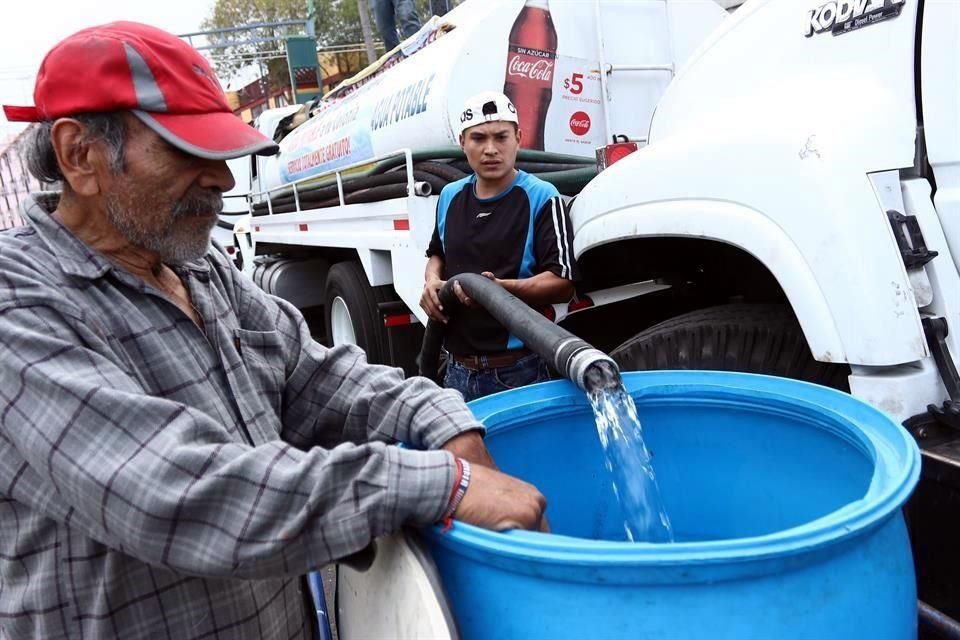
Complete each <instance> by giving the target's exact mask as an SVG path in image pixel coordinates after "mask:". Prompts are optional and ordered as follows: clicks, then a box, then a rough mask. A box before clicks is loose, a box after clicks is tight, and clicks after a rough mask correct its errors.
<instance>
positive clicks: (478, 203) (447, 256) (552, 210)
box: [427, 171, 577, 355]
mask: <svg viewBox="0 0 960 640" xmlns="http://www.w3.org/2000/svg"><path fill="white" fill-rule="evenodd" d="M476 181H477V178H476V175H470V176H468V177H466V178H464V179H462V180H458V181H457V182H453V183H451V184H448V185H447V186H446V187H444V188H443V191H442V192H441V193H440V202H439V203H438V204H437V225H436V228H435V229H434V232H433V238H432V239H431V240H430V246H429V248H428V249H427V256H439V257H441V258H443V261H444V269H443V273H442V274H441V277H442V278H443V279H444V280H446V279H447V278H449V277H450V276H455V275H457V274H458V273H482V272H484V271H490V272H492V273H493V274H494V275H496V276H497V277H498V278H503V279H508V278H510V279H512V278H529V277H531V276H533V275H536V274H538V273H542V272H544V271H551V272H553V273H554V274H556V275H558V276H560V277H561V278H566V279H568V280H574V281H576V279H577V272H576V264H575V261H574V259H573V231H572V227H571V224H570V219H569V217H568V216H567V212H566V209H565V208H564V204H563V200H562V199H561V197H560V194H559V192H557V189H556V187H554V186H553V185H552V184H550V183H548V182H544V181H543V180H540V179H539V178H537V177H536V176H532V175H530V174H528V173H526V172H524V171H519V172H518V173H517V177H516V178H515V179H514V181H513V183H512V184H511V185H510V186H509V187H507V188H506V189H505V190H504V191H503V192H502V193H500V194H499V195H496V196H494V197H492V198H487V199H481V198H478V197H477V196H476V193H475V191H474V185H475V184H476ZM522 346H523V344H522V343H521V342H520V340H519V339H517V338H516V337H514V336H511V335H509V334H508V332H507V330H506V329H504V328H503V327H502V326H501V325H500V324H499V323H498V322H497V321H496V320H494V319H493V317H492V316H491V315H490V314H489V313H487V312H486V311H485V310H483V309H481V308H479V307H475V308H470V309H458V310H456V311H455V317H452V318H451V321H450V324H449V326H448V329H447V340H446V347H447V350H448V351H450V352H451V353H454V354H456V355H481V354H489V353H496V352H498V351H505V350H507V349H517V348H520V347H522Z"/></svg>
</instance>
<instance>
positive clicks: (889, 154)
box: [571, 0, 960, 617]
mask: <svg viewBox="0 0 960 640" xmlns="http://www.w3.org/2000/svg"><path fill="white" fill-rule="evenodd" d="M958 87H960V2H955V1H954V0H836V1H829V2H824V1H823V0H798V1H792V0H789V1H788V0H750V1H748V2H747V3H745V4H744V5H743V6H742V7H741V8H740V9H738V10H737V12H736V13H735V14H734V15H733V16H732V17H731V18H730V19H729V20H727V21H725V22H724V23H723V24H722V25H721V26H720V27H719V28H718V29H717V30H716V31H715V32H714V33H713V34H712V35H711V37H710V38H709V39H708V41H707V42H705V43H704V44H703V46H702V47H701V48H700V49H699V50H698V52H697V53H695V54H694V56H693V58H692V59H691V60H690V61H689V63H688V64H687V65H686V67H685V68H684V70H683V71H682V72H681V73H680V74H679V75H678V77H677V78H676V79H675V80H674V81H673V82H672V83H671V85H670V86H669V87H668V89H667V91H666V93H665V94H664V96H663V98H662V99H661V101H660V103H659V105H658V107H657V111H656V114H655V115H654V117H653V119H652V122H651V126H650V135H649V144H648V145H647V146H646V147H645V148H643V149H641V150H639V151H638V152H637V153H634V154H632V155H630V156H628V157H626V158H625V159H623V160H621V161H620V162H618V163H617V164H615V165H613V166H612V167H610V168H608V169H607V170H605V171H604V172H603V173H601V174H600V175H599V176H598V177H597V178H595V179H594V180H592V181H591V182H590V183H589V184H588V185H587V186H586V187H585V188H584V190H583V191H582V192H581V194H580V195H579V196H578V198H577V200H576V203H575V204H574V206H573V207H572V210H571V217H572V220H573V225H574V234H575V235H574V238H575V239H574V251H575V253H576V255H577V258H578V260H580V263H581V266H582V268H583V269H584V271H586V272H588V273H591V274H594V275H596V274H598V273H608V274H627V275H625V276H624V277H626V278H627V279H647V278H650V279H655V280H656V281H658V282H664V283H667V284H670V285H671V291H670V297H669V298H668V299H667V300H666V301H665V304H664V306H667V307H670V311H668V312H667V314H666V315H668V316H669V317H667V318H666V319H665V320H664V321H663V322H661V323H658V324H655V325H653V326H651V327H648V328H646V329H644V330H643V331H641V332H639V333H638V334H636V335H635V336H633V337H632V338H630V339H629V340H627V341H626V342H624V343H623V344H621V345H619V346H618V347H616V348H615V349H614V350H613V351H612V353H611V355H612V357H613V358H614V359H615V360H617V361H618V363H619V364H620V365H621V367H622V368H627V369H632V368H641V369H642V368H720V369H739V370H746V371H758V372H764V373H773V374H778V375H785V376H790V377H797V378H802V379H807V380H811V381H815V382H820V383H824V384H829V385H832V386H836V387H840V388H843V389H848V390H849V391H850V392H851V393H852V394H853V395H856V396H858V397H860V398H862V399H864V400H866V401H868V402H870V403H871V404H873V405H875V406H877V407H879V408H881V409H883V410H884V411H886V412H887V413H888V414H890V415H891V416H893V417H894V418H896V419H897V420H899V421H904V422H905V423H906V424H907V426H908V427H910V428H911V430H912V431H913V433H914V435H915V436H916V437H917V438H918V441H919V442H920V444H921V447H922V448H923V451H924V476H923V480H922V481H921V486H920V489H919V490H918V492H917V495H916V497H915V498H914V500H913V502H912V503H911V505H910V507H909V508H908V513H909V514H910V515H911V518H910V524H911V529H912V535H913V540H914V550H915V556H916V561H917V569H918V580H919V584H920V596H921V599H923V600H925V601H927V602H930V603H931V604H933V606H935V607H937V608H939V609H942V610H944V611H945V612H947V613H948V614H949V615H952V616H953V617H958V614H960V604H958V602H957V600H956V597H955V590H954V589H953V585H954V584H955V582H954V580H955V578H954V577H953V576H955V575H957V570H958V569H960V562H958V558H960V556H957V555H956V554H954V553H953V552H948V553H944V552H943V551H942V549H941V550H940V551H937V552H935V551H933V550H932V549H933V548H936V547H942V546H943V545H942V544H941V541H942V540H943V539H946V537H948V536H949V535H950V534H948V533H946V532H948V531H949V532H952V534H953V535H955V534H956V533H957V522H958V521H957V517H956V515H953V514H951V513H950V508H951V507H949V505H951V504H952V505H956V499H957V492H958V491H960V473H958V470H960V455H958V452H960V449H958V448H957V443H960V431H958V430H957V429H958V428H960V377H958V374H957V356H958V354H960V275H958V273H960V271H958V267H960V263H958V262H957V254H956V252H957V251H960V189H958V187H960V171H958V169H960V115H958V114H960V90H958ZM678 300H682V301H683V302H682V304H683V305H684V306H686V307H688V310H687V311H686V312H685V313H682V314H680V315H674V313H673V312H674V311H676V310H677V309H676V307H674V306H673V305H672V304H671V303H670V302H671V301H672V302H676V301H678ZM758 437H762V435H759V436H758ZM951 592H953V595H951Z"/></svg>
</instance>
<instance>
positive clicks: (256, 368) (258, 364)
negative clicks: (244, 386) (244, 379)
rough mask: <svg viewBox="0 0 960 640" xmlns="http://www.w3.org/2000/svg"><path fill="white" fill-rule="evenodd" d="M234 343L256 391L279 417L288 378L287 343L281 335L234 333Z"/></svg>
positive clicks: (271, 333)
mask: <svg viewBox="0 0 960 640" xmlns="http://www.w3.org/2000/svg"><path fill="white" fill-rule="evenodd" d="M233 339H234V346H236V348H237V352H238V353H239V354H240V358H241V360H243V364H244V366H245V368H246V370H247V375H248V376H250V382H251V383H252V385H253V387H254V390H255V391H256V392H257V394H258V395H260V396H261V397H262V398H264V399H267V400H268V402H269V403H270V406H271V408H272V409H273V410H274V411H275V412H276V413H277V415H279V413H280V399H281V397H282V395H283V385H284V380H285V378H286V368H285V364H284V360H283V347H282V345H283V342H282V340H281V338H280V334H279V332H277V331H250V330H249V329H234V330H233Z"/></svg>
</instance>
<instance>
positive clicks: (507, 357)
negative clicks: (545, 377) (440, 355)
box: [453, 349, 531, 370]
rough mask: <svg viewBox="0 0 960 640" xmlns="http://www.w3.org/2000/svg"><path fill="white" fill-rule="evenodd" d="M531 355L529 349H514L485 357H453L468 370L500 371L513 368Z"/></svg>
mask: <svg viewBox="0 0 960 640" xmlns="http://www.w3.org/2000/svg"><path fill="white" fill-rule="evenodd" d="M530 353H531V352H530V350H529V349H513V350H511V351H501V352H499V353H490V354H487V355H483V356H458V355H453V359H454V360H456V361H457V362H458V363H460V364H462V365H463V366H465V367H466V368H467V369H475V370H479V369H499V368H501V367H512V366H513V365H515V364H517V362H518V361H520V360H521V359H523V358H525V357H527V356H528V355H530Z"/></svg>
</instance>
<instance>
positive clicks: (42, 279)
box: [0, 22, 544, 640]
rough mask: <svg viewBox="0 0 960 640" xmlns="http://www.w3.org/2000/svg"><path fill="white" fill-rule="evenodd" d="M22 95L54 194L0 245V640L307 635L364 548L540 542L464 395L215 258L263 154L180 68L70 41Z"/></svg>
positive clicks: (152, 44)
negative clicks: (410, 534) (407, 535)
mask: <svg viewBox="0 0 960 640" xmlns="http://www.w3.org/2000/svg"><path fill="white" fill-rule="evenodd" d="M34 100H35V104H36V106H35V107H5V111H6V114H7V116H8V118H9V119H11V120H22V121H34V122H38V123H39V124H38V125H36V127H35V134H34V139H33V147H32V150H31V151H32V154H31V160H30V165H31V169H32V171H33V172H34V173H35V174H36V175H37V176H38V177H39V178H41V179H42V180H44V181H48V182H50V181H60V182H61V183H62V185H63V192H62V195H61V196H60V197H59V198H58V197H56V196H52V195H46V196H40V197H37V198H35V199H34V200H33V201H32V202H31V203H29V204H28V205H27V206H26V208H25V210H24V215H25V216H26V218H27V220H28V221H29V227H25V228H21V229H17V230H13V231H8V232H5V233H3V234H0V588H2V593H3V595H2V598H0V637H2V638H44V639H47V640H49V639H51V638H62V637H83V638H171V639H176V640H181V639H184V638H207V637H209V638H213V637H221V638H226V637H230V638H291V637H302V636H304V635H307V634H308V633H309V629H310V621H309V618H308V613H307V611H306V609H305V607H304V598H303V593H302V591H301V579H300V578H299V577H298V576H301V575H302V574H304V573H306V572H307V571H309V570H311V569H313V568H316V567H319V566H322V565H324V564H327V563H329V562H331V561H333V560H336V559H338V558H342V557H345V556H347V555H349V554H351V553H354V552H356V551H358V550H360V549H362V548H364V547H365V546H366V545H368V544H369V543H370V541H371V539H372V538H374V537H375V536H379V535H381V534H385V533H388V532H391V531H395V530H397V529H398V528H399V527H401V526H402V525H408V524H409V525H421V526H422V525H429V524H431V523H434V522H437V521H439V520H441V519H444V518H447V517H450V516H452V517H454V518H457V519H461V520H464V521H467V522H471V523H474V524H477V525H480V526H484V527H489V528H493V529H506V528H514V527H526V528H536V527H538V526H539V525H540V522H541V517H542V512H543V508H544V500H543V497H542V496H541V495H540V494H539V492H537V490H536V489H535V488H533V487H532V486H530V485H528V484H526V483H524V482H522V481H520V480H517V479H515V478H512V477H510V476H507V475H505V474H502V473H500V472H498V471H496V470H495V467H494V465H493V463H492V460H491V459H490V457H489V455H488V454H487V452H486V449H485V447H484V446H483V442H482V439H481V433H482V428H481V426H480V425H479V424H478V423H477V422H476V421H475V420H474V419H473V418H472V416H471V414H470V412H469V411H468V410H467V408H466V407H465V406H464V404H463V402H462V400H461V399H460V398H459V396H457V394H455V393H452V392H447V391H442V390H440V389H438V388H437V387H435V386H434V385H432V384H430V383H428V382H427V381H426V380H424V379H410V380H404V379H403V378H402V376H401V374H400V373H399V371H398V370H394V369H389V368H386V367H379V366H371V365H368V364H367V363H366V362H365V360H364V356H363V353H362V352H361V351H360V350H358V349H356V348H354V347H350V346H345V347H337V348H334V349H326V348H324V347H322V346H320V345H318V344H317V343H315V342H313V341H312V340H311V338H310V332H309V331H308V329H307V327H306V326H305V324H304V321H303V318H302V317H301V316H300V314H299V313H298V312H297V310H296V309H294V308H293V307H291V306H290V305H289V304H286V303H285V302H283V301H282V300H278V299H275V298H272V297H270V296H267V295H265V294H264V293H262V292H261V291H259V290H258V289H256V288H255V287H254V286H253V285H252V284H251V283H250V282H249V281H248V280H247V279H245V278H243V277H241V275H240V274H239V273H238V272H237V271H235V270H234V269H233V268H232V266H231V264H230V262H229V261H228V260H227V258H226V257H225V256H224V255H223V253H222V252H221V251H219V250H211V249H210V248H209V233H210V230H211V228H212V226H213V225H214V223H215V222H216V219H217V213H218V211H219V210H220V208H221V206H222V202H221V193H222V192H224V191H227V190H229V189H230V188H231V187H232V186H233V178H232V177H231V175H230V172H229V170H228V169H227V166H226V164H225V162H224V161H225V160H226V159H227V158H234V157H239V156H243V155H246V154H251V153H272V152H274V151H275V149H276V147H275V145H274V144H273V142H272V141H270V140H268V139H266V138H264V137H262V136H261V135H260V134H258V133H257V132H256V131H254V130H253V129H252V128H250V127H248V126H247V125H245V124H243V123H242V122H241V121H240V120H239V119H237V118H236V117H235V116H234V115H233V114H232V113H231V112H230V109H229V107H228V106H227V103H226V100H225V98H224V96H223V93H222V91H221V89H220V85H219V83H218V81H217V79H216V77H215V76H214V74H213V72H212V71H211V69H210V67H209V65H208V64H207V63H206V62H205V61H204V59H203V58H202V57H201V56H200V55H199V54H198V53H197V52H196V51H194V50H193V49H192V48H190V47H189V46H188V45H187V44H186V43H184V42H182V41H181V40H179V39H178V38H176V37H174V36H172V35H170V34H168V33H166V32H163V31H160V30H157V29H154V28H152V27H148V26H145V25H140V24H135V23H123V22H118V23H113V24H108V25H103V26H99V27H93V28H90V29H86V30H84V31H81V32H79V33H77V34H74V35H73V36H70V37H68V38H67V39H65V40H64V41H63V42H61V43H59V44H58V45H56V46H55V47H54V48H53V49H52V50H51V51H50V53H49V54H48V55H47V57H46V59H45V60H44V62H43V65H42V67H41V69H40V73H39V75H38V77H37V83H36V88H35V92H34ZM398 441H403V442H406V443H408V444H409V445H411V447H412V448H407V449H402V448H398V447H395V446H390V445H391V444H392V443H396V442H398ZM416 449H422V450H416ZM471 462H473V463H474V464H473V466H472V469H471V466H470V463H471Z"/></svg>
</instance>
